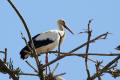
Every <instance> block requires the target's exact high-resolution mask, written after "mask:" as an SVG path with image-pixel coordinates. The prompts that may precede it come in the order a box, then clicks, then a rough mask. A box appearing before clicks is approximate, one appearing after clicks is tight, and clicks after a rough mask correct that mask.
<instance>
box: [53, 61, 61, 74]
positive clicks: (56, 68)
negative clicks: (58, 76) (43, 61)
mask: <svg viewBox="0 0 120 80" xmlns="http://www.w3.org/2000/svg"><path fill="white" fill-rule="evenodd" d="M58 65H59V63H57V64H56V66H55V68H54V69H53V71H52V74H54V72H55V70H56V69H57V67H58Z"/></svg>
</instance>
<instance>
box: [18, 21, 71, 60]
mask: <svg viewBox="0 0 120 80" xmlns="http://www.w3.org/2000/svg"><path fill="white" fill-rule="evenodd" d="M57 24H58V27H59V29H60V30H49V31H47V32H43V33H41V34H38V35H36V36H34V37H33V38H32V39H33V43H34V45H35V49H36V52H37V54H38V55H39V54H40V53H42V52H47V51H50V50H52V49H54V48H55V47H56V46H58V45H59V41H60V38H61V42H60V44H61V43H62V42H63V40H64V38H65V28H66V29H68V30H69V31H70V32H71V33H72V34H73V32H72V31H71V30H70V29H69V28H68V27H67V26H66V24H65V22H64V20H61V19H60V20H58V21H57ZM28 45H29V46H30V43H29V42H28ZM26 51H27V52H30V50H29V48H28V47H27V46H25V47H24V48H23V49H22V50H21V52H20V55H21V58H22V59H26V58H27V57H28V56H29V54H28V53H27V52H26Z"/></svg>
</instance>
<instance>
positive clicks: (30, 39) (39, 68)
mask: <svg viewBox="0 0 120 80" xmlns="http://www.w3.org/2000/svg"><path fill="white" fill-rule="evenodd" d="M8 2H9V3H10V4H11V6H12V8H13V9H14V10H15V12H16V13H17V15H18V16H19V18H20V19H21V21H22V23H23V25H24V27H25V29H26V32H27V34H28V37H29V41H30V43H31V44H30V45H31V49H32V50H33V55H34V58H35V61H36V64H37V67H38V70H39V74H40V76H41V77H40V79H41V80H43V69H42V68H41V67H40V66H41V64H40V61H39V59H38V56H37V53H36V50H35V46H34V44H33V40H32V37H31V34H30V31H29V29H28V27H27V24H26V22H25V20H24V18H23V17H22V16H21V14H20V12H19V11H18V10H17V8H16V7H15V6H14V4H13V3H12V2H11V1H10V0H8Z"/></svg>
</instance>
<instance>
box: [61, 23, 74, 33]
mask: <svg viewBox="0 0 120 80" xmlns="http://www.w3.org/2000/svg"><path fill="white" fill-rule="evenodd" d="M63 26H64V27H65V28H66V29H67V30H68V31H70V32H71V33H72V34H74V33H73V32H72V31H71V30H70V28H69V27H68V26H67V25H63Z"/></svg>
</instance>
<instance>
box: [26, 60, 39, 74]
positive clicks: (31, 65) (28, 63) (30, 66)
mask: <svg viewBox="0 0 120 80" xmlns="http://www.w3.org/2000/svg"><path fill="white" fill-rule="evenodd" d="M25 62H26V63H27V64H28V65H29V66H30V67H31V68H32V69H33V70H34V71H35V72H37V73H38V71H37V70H36V69H35V68H34V67H33V66H32V65H31V64H30V63H29V62H28V61H25Z"/></svg>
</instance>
